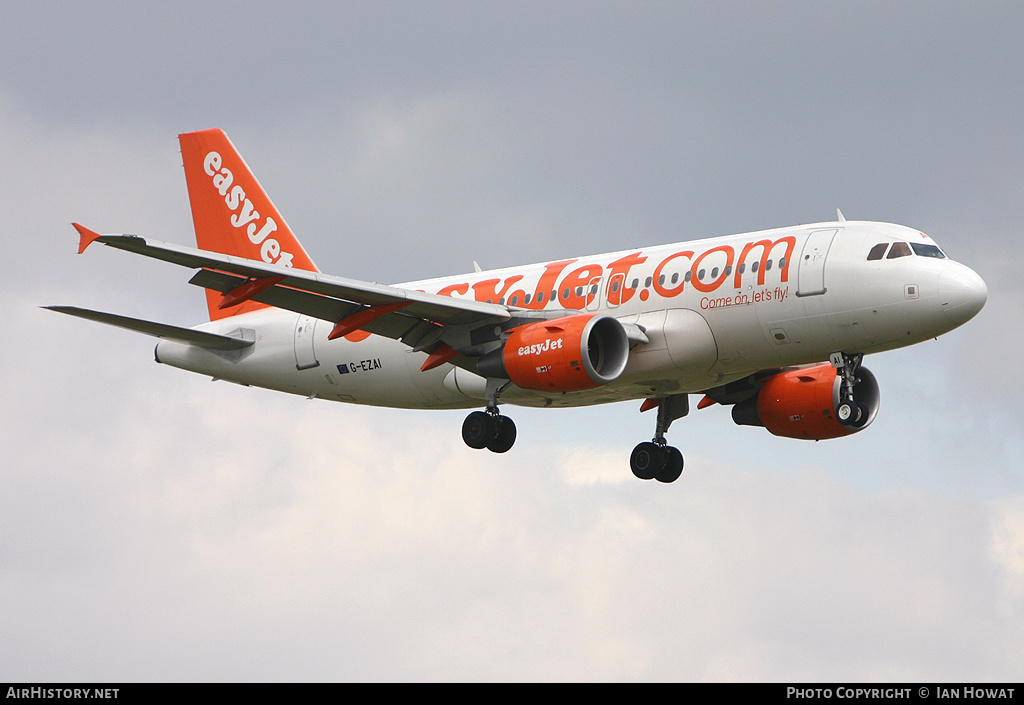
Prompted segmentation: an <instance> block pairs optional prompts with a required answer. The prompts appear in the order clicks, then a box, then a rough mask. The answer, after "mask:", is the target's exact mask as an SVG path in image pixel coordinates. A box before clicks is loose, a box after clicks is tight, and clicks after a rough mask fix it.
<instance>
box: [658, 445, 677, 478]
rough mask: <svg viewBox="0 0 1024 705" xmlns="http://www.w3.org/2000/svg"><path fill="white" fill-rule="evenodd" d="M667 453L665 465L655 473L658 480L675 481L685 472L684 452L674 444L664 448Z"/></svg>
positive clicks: (663, 450) (665, 453)
mask: <svg viewBox="0 0 1024 705" xmlns="http://www.w3.org/2000/svg"><path fill="white" fill-rule="evenodd" d="M662 452H663V453H664V455H665V466H664V467H663V468H662V469H661V470H659V471H658V472H657V473H655V475H654V479H655V480H657V481H658V482H666V483H668V482H675V481H676V480H678V479H679V476H680V475H682V474H683V454H682V453H680V452H679V449H678V448H676V447H674V446H665V447H664V448H663V449H662Z"/></svg>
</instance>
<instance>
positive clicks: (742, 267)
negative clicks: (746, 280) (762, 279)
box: [736, 262, 747, 274]
mask: <svg viewBox="0 0 1024 705" xmlns="http://www.w3.org/2000/svg"><path fill="white" fill-rule="evenodd" d="M736 271H737V272H739V273H740V274H743V273H744V272H745V271H747V263H746V262H740V268H739V269H737V270H736Z"/></svg>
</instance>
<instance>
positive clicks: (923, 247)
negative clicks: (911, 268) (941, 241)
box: [910, 242, 946, 259]
mask: <svg viewBox="0 0 1024 705" xmlns="http://www.w3.org/2000/svg"><path fill="white" fill-rule="evenodd" d="M910 246H911V247H912V248H914V254H915V255H919V256H920V257H935V258H936V259H946V255H944V254H943V253H942V250H940V249H939V248H938V247H936V246H935V245H929V244H928V243H925V242H920V243H918V242H912V243H910Z"/></svg>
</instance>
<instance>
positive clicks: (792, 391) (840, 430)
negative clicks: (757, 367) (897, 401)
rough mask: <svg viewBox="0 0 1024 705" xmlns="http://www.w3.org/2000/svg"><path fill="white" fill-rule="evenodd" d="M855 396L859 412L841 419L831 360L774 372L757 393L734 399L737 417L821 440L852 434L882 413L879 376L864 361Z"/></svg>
mask: <svg viewBox="0 0 1024 705" xmlns="http://www.w3.org/2000/svg"><path fill="white" fill-rule="evenodd" d="M857 377H858V380H859V381H858V382H857V384H856V385H855V387H854V399H856V401H857V405H858V406H859V407H860V409H859V414H858V415H856V416H855V417H854V418H853V419H852V420H850V421H847V422H846V423H843V422H841V421H840V420H839V418H838V416H837V414H836V407H837V406H838V405H839V392H840V386H841V384H842V377H840V376H839V375H837V374H836V370H835V368H833V367H832V365H829V364H824V365H817V366H815V367H804V368H801V369H796V370H787V371H786V372H780V373H779V374H777V375H774V376H772V377H770V378H768V380H767V381H766V382H765V383H764V386H762V387H761V390H760V391H759V392H758V394H757V397H756V398H755V399H749V400H747V401H744V402H741V403H739V404H736V405H735V406H734V407H733V410H732V418H733V420H734V421H735V422H736V423H738V424H742V425H747V426H764V427H765V428H767V429H768V430H769V431H770V432H771V433H772V434H774V435H776V436H785V437H787V438H804V439H808V440H814V441H820V440H824V439H826V438H839V437H840V436H848V435H850V434H851V433H856V432H857V431H860V430H861V429H863V428H865V427H867V425H868V424H870V423H871V422H872V421H873V420H874V418H875V415H876V414H877V413H878V402H879V394H878V382H877V381H876V380H875V376H874V375H873V374H871V372H869V371H868V370H866V369H864V368H863V367H861V368H859V369H858V370H857Z"/></svg>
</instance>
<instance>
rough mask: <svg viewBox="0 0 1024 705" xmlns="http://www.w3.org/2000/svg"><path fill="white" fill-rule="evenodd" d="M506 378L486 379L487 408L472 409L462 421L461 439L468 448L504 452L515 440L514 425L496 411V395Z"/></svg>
mask: <svg viewBox="0 0 1024 705" xmlns="http://www.w3.org/2000/svg"><path fill="white" fill-rule="evenodd" d="M508 383H509V382H508V380H504V379H503V380H495V379H488V380H487V409H486V411H474V412H473V413H471V414H470V415H469V416H467V417H466V420H465V421H463V422H462V440H464V441H465V442H466V445H467V446H469V447H470V448H475V449H481V448H486V449H487V450H489V451H491V452H492V453H504V452H506V451H508V450H509V449H510V448H511V447H512V445H513V444H514V443H515V442H516V425H515V423H514V422H513V421H512V419H510V418H509V417H507V416H502V415H501V413H500V412H499V411H498V395H499V394H500V393H501V390H502V389H504V388H505V386H506V385H508Z"/></svg>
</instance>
